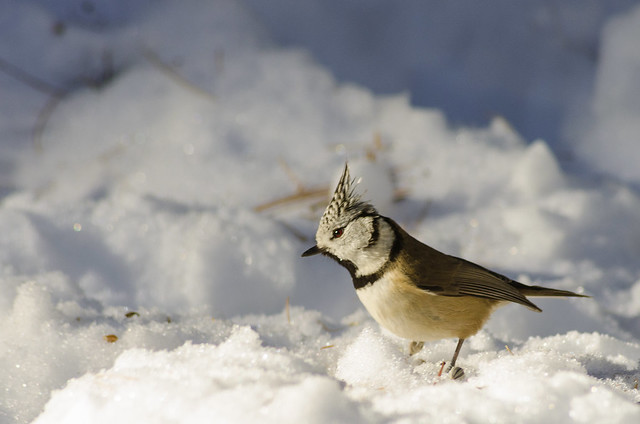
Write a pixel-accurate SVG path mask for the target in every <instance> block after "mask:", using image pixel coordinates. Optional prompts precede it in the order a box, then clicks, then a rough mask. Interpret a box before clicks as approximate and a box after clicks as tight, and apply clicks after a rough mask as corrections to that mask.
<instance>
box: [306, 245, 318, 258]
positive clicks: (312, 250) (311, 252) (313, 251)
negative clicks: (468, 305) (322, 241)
mask: <svg viewBox="0 0 640 424" xmlns="http://www.w3.org/2000/svg"><path fill="white" fill-rule="evenodd" d="M318 253H322V250H320V248H319V247H318V246H313V247H311V248H309V249H307V250H305V251H304V253H303V254H302V256H303V257H305V256H313V255H317V254H318Z"/></svg>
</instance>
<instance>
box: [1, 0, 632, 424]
mask: <svg viewBox="0 0 640 424" xmlns="http://www.w3.org/2000/svg"><path fill="white" fill-rule="evenodd" d="M375 3H376V5H377V8H374V9H372V10H374V11H375V13H373V14H374V15H375V16H378V18H380V19H382V18H383V17H385V16H387V15H386V11H387V9H385V8H391V9H393V7H391V6H389V4H387V3H384V2H375ZM533 3H534V2H531V4H530V6H529V7H531V8H535V6H532V4H533ZM282 4H284V3H283V2H274V7H285V6H283V5H282ZM320 4H321V3H317V2H309V5H310V7H316V8H319V7H322V6H319V5H320ZM424 4H425V6H424V9H420V10H422V11H424V12H425V13H426V12H432V13H437V12H438V10H437V9H431V8H430V6H429V3H428V2H425V3H424ZM564 4H568V3H558V4H557V5H556V7H557V8H558V9H557V10H556V12H557V14H558V16H560V17H562V16H564V15H562V13H563V11H567V10H571V7H575V5H572V6H563V5H564ZM588 4H589V5H590V7H594V8H595V9H594V10H596V12H593V13H594V14H595V15H597V16H598V17H599V18H598V19H595V18H594V21H593V22H592V26H591V27H587V28H583V29H582V32H579V34H583V33H584V34H583V35H584V36H585V38H586V39H590V38H594V39H597V40H601V44H600V51H599V54H598V55H597V58H596V59H595V60H594V61H592V62H588V61H585V62H584V63H583V64H582V65H580V66H582V68H581V69H582V71H583V72H586V73H591V74H593V75H594V84H593V87H590V88H589V89H588V90H586V89H585V91H584V92H573V95H574V96H575V98H582V99H583V100H584V102H585V104H587V105H589V107H588V108H587V109H589V111H590V112H589V114H588V116H586V115H585V116H583V117H580V118H579V117H576V115H577V114H578V112H579V111H578V110H569V111H568V112H567V116H569V117H567V122H566V123H564V124H565V125H566V128H567V131H566V132H565V134H567V135H566V137H567V138H566V139H565V140H563V143H564V145H565V146H568V147H565V150H563V152H564V156H560V155H558V153H557V152H555V150H554V149H553V148H550V147H549V146H550V145H555V143H550V142H548V141H544V140H539V139H538V140H528V139H525V138H524V137H523V136H521V135H520V134H519V133H518V131H517V128H515V127H514V126H513V125H512V124H511V123H510V122H508V121H507V120H505V119H504V118H501V117H499V116H497V117H495V118H493V119H492V120H491V121H490V122H489V124H488V125H486V126H481V127H470V126H455V125H453V124H452V123H451V122H450V121H449V120H448V118H447V116H446V115H445V114H444V113H443V112H441V111H440V110H438V109H421V108H417V107H414V106H412V105H411V102H410V93H404V94H395V95H385V96H382V95H376V94H374V93H373V92H372V91H370V90H369V89H368V88H365V87H363V86H359V85H356V84H353V83H349V82H346V81H338V80H336V78H334V77H333V76H332V73H331V71H330V70H329V69H328V68H327V67H325V66H323V65H321V64H319V63H318V62H317V61H316V59H314V57H313V55H312V53H311V52H310V51H309V50H305V49H304V48H303V46H297V47H290V46H282V45H281V44H279V42H278V41H277V40H276V38H277V37H273V36H272V35H271V34H270V29H269V28H270V25H272V24H273V22H274V21H273V20H272V21H268V19H270V18H269V16H272V19H273V11H272V12H271V13H270V14H268V13H265V11H264V6H260V7H258V6H256V4H255V2H248V3H246V4H245V3H243V2H239V1H231V0H216V1H211V2H204V1H186V2H152V1H139V2H113V1H93V2H86V1H84V2H81V1H72V0H69V1H61V2H59V4H58V5H57V6H54V5H53V4H52V2H43V1H42V2H40V1H31V2H27V1H23V2H18V1H10V0H5V1H2V2H0V59H2V61H3V62H2V63H1V65H2V66H0V70H1V72H0V130H1V131H0V137H1V139H0V178H1V179H0V190H1V191H0V194H1V195H2V203H1V205H0V234H2V237H0V287H1V291H0V316H1V318H2V319H1V320H0V346H1V347H0V375H2V392H1V394H0V422H2V423H27V422H32V421H34V420H35V422H37V423H114V422H118V423H123V424H124V423H141V422H153V423H202V422H273V423H281V422H296V423H299V422H317V423H327V422H416V421H419V422H496V423H513V422H536V423H537V422H540V423H542V422H544V423H547V422H584V423H593V422H607V423H615V422H619V423H630V422H637V421H638V420H640V405H638V403H639V402H640V392H639V391H638V379H640V369H639V365H640V362H639V361H640V261H639V260H638V258H639V257H640V196H639V194H638V190H637V188H638V181H640V173H639V172H640V171H639V169H640V168H638V166H637V164H638V163H640V159H639V158H640V143H639V142H638V140H637V134H638V133H639V132H640V131H637V125H638V122H640V108H639V107H638V99H640V95H635V94H638V93H640V79H638V78H633V75H637V66H636V65H637V63H638V62H639V61H640V50H638V49H637V39H638V37H637V34H638V31H637V29H638V28H640V8H638V7H635V8H633V7H627V8H622V10H623V11H624V13H621V14H619V15H612V14H608V13H609V12H607V10H606V8H605V7H603V6H602V5H601V4H599V3H598V2H588ZM354 7H355V6H354ZM358 7H364V6H358ZM413 7H414V8H415V7H416V6H415V4H414V5H413ZM477 7H480V6H477ZM563 7H566V8H567V9H563ZM254 8H255V9H254ZM354 10H356V11H357V10H358V9H354ZM283 11H284V9H283ZM330 11H331V10H330V9H323V12H322V13H319V14H318V16H319V17H320V18H323V19H329V18H330V17H331V13H330ZM445 12H446V13H452V10H451V9H446V10H442V9H441V10H440V13H445ZM473 12H474V11H473V8H468V9H465V8H462V9H458V10H457V13H467V14H470V15H471V14H472V13H473ZM556 12H554V13H556ZM354 13H355V12H354ZM376 13H377V15H376ZM368 16H369V17H371V15H368ZM389 16H390V19H392V18H393V17H394V16H395V18H396V19H398V16H401V17H402V16H406V13H405V14H403V13H400V14H399V15H398V14H395V15H394V14H390V15H389ZM485 19H486V16H485ZM499 19H505V17H504V16H499V17H496V22H498V20H499ZM276 21H277V20H276ZM596 21H598V22H604V23H602V25H600V24H598V25H596V23H597V22H596ZM291 25H292V26H291V29H290V30H289V31H290V32H291V33H295V31H302V30H303V29H304V26H303V25H301V23H300V22H297V23H295V22H292V24H291ZM585 25H587V24H585ZM530 30H531V31H532V32H531V37H534V36H535V35H536V33H535V28H534V29H530ZM349 34H351V36H353V37H355V36H356V35H357V34H360V35H359V36H360V37H364V36H366V34H363V33H357V32H356V31H354V32H353V33H351V32H346V34H345V35H344V36H345V37H346V36H348V35H349ZM574 35H575V34H574ZM493 36H494V37H500V35H499V34H494V35H493ZM316 41H317V40H316ZM345 42H347V41H345ZM388 42H392V43H393V42H397V43H401V42H402V38H401V37H400V36H399V37H398V39H396V40H394V39H391V40H389V41H388ZM469 42H471V43H472V42H473V40H470V41H469ZM348 43H351V44H357V43H355V41H354V39H353V38H350V39H348ZM451 43H452V44H448V45H447V44H443V45H442V46H441V49H442V51H443V52H445V51H447V49H454V48H456V44H455V43H453V41H452V42H451ZM479 43H480V42H479ZM486 44H487V43H486V40H484V41H482V42H481V43H480V44H479V45H481V46H483V47H486ZM556 48H557V46H556ZM570 48H571V46H569V47H567V49H570ZM383 51H384V50H383ZM545 51H546V50H544V49H542V50H541V51H538V52H537V53H536V54H537V55H538V56H537V57H539V56H540V55H542V57H543V58H544V52H545ZM553 51H555V50H553ZM553 51H551V50H550V52H551V53H553ZM551 53H549V54H550V55H551ZM411 57H412V56H411V55H410V54H409V53H407V54H406V56H402V55H398V56H394V57H393V59H394V60H405V61H406V62H404V63H403V64H402V65H403V66H406V65H407V64H408V63H411V62H410V60H411ZM552 59H553V57H551V56H550V57H549V60H552ZM634 64H635V65H634ZM574 65H575V64H574ZM403 66H400V67H401V68H402V67H403ZM416 66H420V63H418V64H417V65H416ZM518 66H521V64H518ZM514 69H518V67H516V66H515V65H514ZM634 70H635V71H634ZM107 71H109V72H107ZM111 71H112V72H111ZM514 72H515V71H514ZM634 72H635V74H634ZM507 75H508V73H507ZM547 77H549V76H548V75H547ZM414 78H415V76H414ZM551 78H552V79H553V76H552V77H551ZM566 78H567V76H566V75H565V74H562V70H558V77H557V79H556V80H555V81H556V83H557V82H558V81H565V80H566ZM36 80H37V81H36ZM516 81H517V79H516ZM479 84H480V86H479V87H480V88H481V83H479ZM509 85H510V83H509V84H507V86H509ZM580 87H582V86H580ZM476 89H478V87H476ZM576 90H577V88H576ZM61 93H63V94H61ZM634 93H635V94H634ZM463 94H464V93H463ZM549 95H551V94H549ZM559 95H560V94H559ZM52 96H53V97H54V98H55V97H56V96H58V97H57V98H58V100H57V102H51V98H52ZM553 100H554V99H553V98H551V100H550V101H553ZM47 102H49V105H51V107H50V108H49V109H47V108H46V107H45V105H46V104H47ZM567 107H568V106H567ZM495 112H496V113H498V115H500V111H499V110H498V111H495ZM572 135H573V137H576V138H571V137H572ZM634 137H635V139H634ZM634 140H635V141H634ZM566 149H568V151H567V150H566ZM565 156H566V157H565ZM574 158H579V160H578V159H574ZM634 159H638V160H634ZM345 160H349V162H350V165H351V172H352V175H353V176H355V177H359V178H361V183H360V189H361V190H362V191H363V192H364V196H365V198H367V199H370V200H371V201H372V202H373V203H374V204H375V205H376V206H377V207H378V209H379V210H380V211H381V212H382V213H384V214H385V215H389V216H392V217H394V218H395V219H396V220H397V221H398V222H400V223H401V225H403V226H404V227H405V228H406V229H407V230H408V231H409V232H410V233H412V234H413V235H415V236H416V237H417V238H419V239H421V240H423V241H425V242H427V243H428V244H430V245H432V246H434V247H436V248H438V249H440V250H443V251H445V252H448V253H451V254H454V255H456V256H463V257H465V258H467V259H470V260H473V261H475V262H478V263H481V264H483V265H485V266H487V267H490V268H492V269H495V270H497V271H499V272H502V273H505V274H507V275H509V276H511V277H513V278H516V279H518V280H519V281H521V282H523V283H528V284H534V283H535V284H541V285H547V286H551V287H555V288H560V289H567V290H574V291H578V292H583V293H586V294H589V295H591V296H593V299H570V300H564V299H534V302H535V303H536V304H537V305H539V306H540V307H541V308H542V309H544V312H543V313H542V314H536V313H534V312H531V311H529V310H527V309H525V308H523V307H520V306H517V305H510V306H507V307H505V308H502V309H500V310H499V311H498V312H496V314H495V315H494V317H493V318H492V319H491V321H490V322H489V324H488V325H487V326H486V327H485V329H484V330H482V331H481V332H480V333H478V334H477V335H476V336H474V337H472V338H471V339H469V340H468V341H467V342H466V343H465V345H464V347H463V349H462V352H461V356H460V359H459V365H460V366H462V367H463V368H464V369H465V372H466V378H465V379H464V380H463V381H452V380H450V379H448V378H447V377H444V376H443V377H440V378H439V377H438V371H439V369H440V364H441V362H442V361H443V360H448V359H449V358H450V357H451V355H452V353H453V349H454V347H455V340H442V341H438V342H432V343H427V344H426V346H425V348H424V349H423V351H422V352H420V353H419V354H418V355H415V356H413V357H409V356H408V349H407V342H406V341H405V340H401V339H398V338H396V337H394V336H393V335H391V334H388V333H387V332H385V331H384V330H382V329H381V328H380V327H379V326H378V325H377V324H376V323H375V322H374V321H373V320H372V319H371V318H370V317H369V316H368V314H367V313H366V312H365V311H364V309H363V308H362V306H361V305H360V304H359V303H358V300H357V297H356V295H355V293H354V290H353V287H352V285H351V282H350V281H349V276H348V273H347V272H345V270H344V269H342V268H340V267H339V266H337V265H336V264H335V263H333V262H332V261H330V260H329V259H326V258H321V257H314V258H306V259H302V258H300V253H301V252H302V251H304V249H306V248H308V247H309V246H311V245H312V244H313V234H314V233H315V229H316V225H317V220H318V218H319V216H320V215H321V213H322V211H323V208H324V206H325V205H326V201H327V195H326V194H328V190H329V189H330V188H331V187H332V186H333V185H334V184H335V182H336V180H337V178H338V175H339V173H340V171H341V168H342V167H343V166H344V162H345ZM602 172H606V174H605V173H602ZM323 190H325V191H323ZM325 193H326V194H325Z"/></svg>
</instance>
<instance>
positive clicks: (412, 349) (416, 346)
mask: <svg viewBox="0 0 640 424" xmlns="http://www.w3.org/2000/svg"><path fill="white" fill-rule="evenodd" d="M423 346H424V342H415V341H414V342H411V343H409V356H413V355H415V354H416V353H418V352H420V351H421V350H422V347H423Z"/></svg>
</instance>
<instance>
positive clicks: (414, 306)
mask: <svg viewBox="0 0 640 424" xmlns="http://www.w3.org/2000/svg"><path fill="white" fill-rule="evenodd" d="M392 281H393V284H392ZM356 292H357V294H358V297H359V298H360V301H361V302H362V303H363V304H364V306H365V308H367V311H369V313H370V314H371V315H372V316H373V318H374V319H375V320H376V321H377V322H378V323H379V324H380V325H381V326H382V327H384V328H386V329H387V330H389V331H391V332H392V333H394V334H395V335H397V336H399V337H403V338H406V339H410V340H416V341H428V340H438V339H443V338H450V337H457V338H467V337H470V336H472V335H473V334H475V333H477V332H478V330H480V328H482V326H483V325H484V323H485V322H486V320H487V319H488V318H489V316H490V315H491V312H492V311H493V309H494V308H495V306H497V304H498V303H497V302H495V301H491V300H488V299H481V298H476V297H469V296H465V297H448V296H439V295H434V294H430V293H429V292H426V291H424V290H422V289H420V288H418V287H416V286H415V285H414V284H412V283H410V282H408V281H406V278H404V277H403V276H402V275H401V274H399V273H398V272H394V271H390V272H388V273H387V274H385V276H383V277H382V278H380V279H379V280H377V281H376V282H374V283H373V284H370V285H368V286H365V287H362V288H359V289H358V290H357V291H356Z"/></svg>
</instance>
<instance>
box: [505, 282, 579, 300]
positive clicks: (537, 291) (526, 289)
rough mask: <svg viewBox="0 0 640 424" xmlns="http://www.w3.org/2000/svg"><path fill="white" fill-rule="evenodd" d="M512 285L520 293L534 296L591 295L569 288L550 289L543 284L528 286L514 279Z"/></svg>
mask: <svg viewBox="0 0 640 424" xmlns="http://www.w3.org/2000/svg"><path fill="white" fill-rule="evenodd" d="M511 285H512V286H514V287H515V288H516V289H518V291H519V292H520V293H522V294H523V295H525V296H533V297H591V296H587V295H584V294H578V293H574V292H572V291H569V290H558V289H550V288H548V287H541V286H527V285H526V284H522V283H518V282H517V281H512V282H511Z"/></svg>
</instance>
